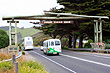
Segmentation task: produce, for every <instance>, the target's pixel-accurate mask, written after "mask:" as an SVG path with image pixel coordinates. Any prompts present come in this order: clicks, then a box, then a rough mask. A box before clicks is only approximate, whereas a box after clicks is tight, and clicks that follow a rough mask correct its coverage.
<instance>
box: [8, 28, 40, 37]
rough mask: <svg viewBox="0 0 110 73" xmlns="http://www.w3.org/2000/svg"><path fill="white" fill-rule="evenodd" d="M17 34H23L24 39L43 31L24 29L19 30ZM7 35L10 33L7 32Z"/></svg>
mask: <svg viewBox="0 0 110 73" xmlns="http://www.w3.org/2000/svg"><path fill="white" fill-rule="evenodd" d="M14 30H15V28H13V29H12V31H13V32H14ZM17 32H18V33H20V34H21V36H22V38H24V37H27V36H32V35H34V34H36V33H38V32H41V31H40V30H38V29H34V28H24V29H20V28H17ZM7 33H9V31H7Z"/></svg>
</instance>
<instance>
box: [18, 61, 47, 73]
mask: <svg viewBox="0 0 110 73" xmlns="http://www.w3.org/2000/svg"><path fill="white" fill-rule="evenodd" d="M19 73H47V72H46V71H45V70H44V67H43V65H42V64H41V63H39V62H37V61H20V62H19Z"/></svg>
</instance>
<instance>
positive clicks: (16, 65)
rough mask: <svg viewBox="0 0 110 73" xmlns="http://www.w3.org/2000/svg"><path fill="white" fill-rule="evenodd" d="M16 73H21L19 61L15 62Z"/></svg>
mask: <svg viewBox="0 0 110 73" xmlns="http://www.w3.org/2000/svg"><path fill="white" fill-rule="evenodd" d="M15 73H19V72H18V62H15Z"/></svg>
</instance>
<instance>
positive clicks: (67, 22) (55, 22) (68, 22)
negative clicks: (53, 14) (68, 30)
mask: <svg viewBox="0 0 110 73" xmlns="http://www.w3.org/2000/svg"><path fill="white" fill-rule="evenodd" d="M41 23H42V24H73V23H74V21H41Z"/></svg>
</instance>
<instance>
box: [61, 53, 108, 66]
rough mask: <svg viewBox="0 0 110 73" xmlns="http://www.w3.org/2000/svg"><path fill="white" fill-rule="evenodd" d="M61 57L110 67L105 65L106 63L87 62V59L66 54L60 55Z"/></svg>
mask: <svg viewBox="0 0 110 73" xmlns="http://www.w3.org/2000/svg"><path fill="white" fill-rule="evenodd" d="M60 55H62V56H65V57H69V58H73V59H77V60H81V61H85V62H89V63H94V64H98V65H102V66H106V67H110V65H108V64H104V63H100V62H95V61H91V60H86V59H82V58H78V57H74V56H69V55H64V54H60Z"/></svg>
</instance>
